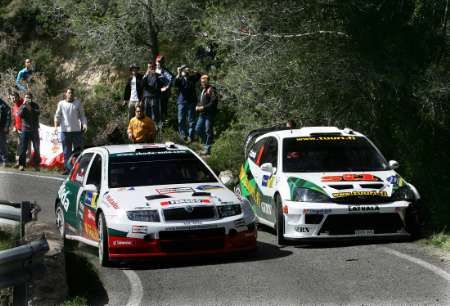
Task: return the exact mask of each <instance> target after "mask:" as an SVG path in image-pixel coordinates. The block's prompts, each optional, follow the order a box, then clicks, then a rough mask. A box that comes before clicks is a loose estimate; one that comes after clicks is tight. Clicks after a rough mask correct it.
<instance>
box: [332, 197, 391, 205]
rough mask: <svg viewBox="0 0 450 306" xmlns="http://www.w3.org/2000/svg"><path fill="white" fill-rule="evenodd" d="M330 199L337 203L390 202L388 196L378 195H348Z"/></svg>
mask: <svg viewBox="0 0 450 306" xmlns="http://www.w3.org/2000/svg"><path fill="white" fill-rule="evenodd" d="M331 200H332V201H333V202H334V203H337V204H380V203H387V202H392V200H391V198H390V197H380V196H348V197H340V198H332V199H331Z"/></svg>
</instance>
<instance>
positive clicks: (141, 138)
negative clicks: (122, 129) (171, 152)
mask: <svg viewBox="0 0 450 306" xmlns="http://www.w3.org/2000/svg"><path fill="white" fill-rule="evenodd" d="M155 137H156V127H155V123H154V122H153V120H152V119H150V118H149V117H147V116H146V115H145V114H144V110H143V108H142V107H141V106H140V105H138V106H136V116H135V117H134V118H131V120H130V123H129V124H128V139H129V140H130V141H131V142H132V143H153V142H155Z"/></svg>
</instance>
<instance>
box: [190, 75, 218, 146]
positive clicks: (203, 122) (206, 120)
mask: <svg viewBox="0 0 450 306" xmlns="http://www.w3.org/2000/svg"><path fill="white" fill-rule="evenodd" d="M200 84H201V86H202V93H201V94H200V99H199V102H198V104H197V106H196V107H195V111H196V112H198V119H197V124H196V126H195V132H196V133H197V135H199V136H200V137H201V138H202V143H203V146H204V150H203V152H202V154H207V155H208V154H210V153H211V144H212V141H213V136H214V132H213V123H214V115H215V113H216V108H217V101H218V97H217V92H216V89H215V88H214V87H212V86H211V85H210V84H209V77H208V75H206V74H204V75H202V77H201V78H200Z"/></svg>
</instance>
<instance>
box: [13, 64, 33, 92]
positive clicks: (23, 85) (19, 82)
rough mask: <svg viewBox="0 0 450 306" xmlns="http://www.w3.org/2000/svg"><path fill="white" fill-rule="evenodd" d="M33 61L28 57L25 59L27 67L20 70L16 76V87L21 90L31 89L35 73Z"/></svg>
mask: <svg viewBox="0 0 450 306" xmlns="http://www.w3.org/2000/svg"><path fill="white" fill-rule="evenodd" d="M32 65H33V62H32V61H31V59H29V58H27V59H26V60H25V68H23V69H22V70H20V71H19V73H18V74H17V78H16V87H17V89H19V91H22V92H26V91H28V90H30V88H29V85H30V84H31V77H32V75H33V66H32Z"/></svg>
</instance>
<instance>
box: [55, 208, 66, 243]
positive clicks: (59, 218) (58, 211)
mask: <svg viewBox="0 0 450 306" xmlns="http://www.w3.org/2000/svg"><path fill="white" fill-rule="evenodd" d="M55 215H56V227H57V228H58V231H59V234H60V236H61V238H62V239H63V240H66V219H65V218H64V207H63V206H62V204H61V203H59V202H58V204H56V208H55Z"/></svg>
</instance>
